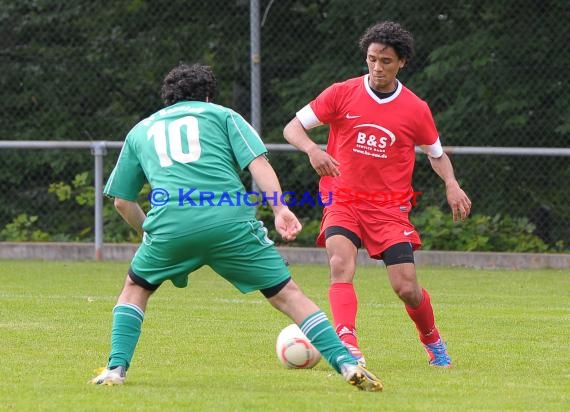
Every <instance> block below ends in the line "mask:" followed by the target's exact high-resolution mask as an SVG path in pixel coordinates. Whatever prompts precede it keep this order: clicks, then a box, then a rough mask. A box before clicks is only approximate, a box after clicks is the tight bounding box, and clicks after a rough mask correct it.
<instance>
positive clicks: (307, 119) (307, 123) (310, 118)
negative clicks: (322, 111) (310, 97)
mask: <svg viewBox="0 0 570 412" xmlns="http://www.w3.org/2000/svg"><path fill="white" fill-rule="evenodd" d="M296 115H297V119H299V121H300V122H301V124H302V125H303V127H304V128H305V130H309V129H312V128H313V127H317V126H320V125H322V123H321V121H320V120H319V119H318V118H317V115H315V112H313V109H312V108H311V105H310V104H308V105H306V106H305V107H303V108H302V109H301V110H299V111H298V112H297V114H296Z"/></svg>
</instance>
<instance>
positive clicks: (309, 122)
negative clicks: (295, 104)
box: [283, 105, 340, 176]
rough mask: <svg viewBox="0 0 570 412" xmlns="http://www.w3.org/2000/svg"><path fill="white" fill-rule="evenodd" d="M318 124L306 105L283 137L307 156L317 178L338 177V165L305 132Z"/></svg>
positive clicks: (290, 123)
mask: <svg viewBox="0 0 570 412" xmlns="http://www.w3.org/2000/svg"><path fill="white" fill-rule="evenodd" d="M320 124H321V123H320V122H319V120H318V119H317V117H316V116H315V114H314V112H313V111H312V109H311V107H310V106H309V105H307V106H305V107H304V108H303V109H301V110H300V111H299V112H298V113H297V116H295V117H294V118H293V119H292V120H291V121H290V122H289V123H288V124H287V125H286V126H285V128H284V129H283V137H284V138H285V140H287V142H289V143H290V144H291V145H293V146H295V147H296V148H297V149H299V150H300V151H302V152H305V153H306V154H307V155H308V156H309V161H310V162H311V166H313V168H314V169H315V170H316V172H317V173H318V174H319V176H339V175H340V170H339V168H338V166H339V165H340V163H339V162H338V161H337V160H336V159H334V158H333V157H332V156H331V155H329V154H328V153H327V152H325V151H323V150H322V149H321V148H320V147H319V145H317V144H316V143H315V142H313V140H312V139H311V138H310V137H309V135H308V134H307V132H306V130H307V129H310V128H311V127H315V126H318V125H320Z"/></svg>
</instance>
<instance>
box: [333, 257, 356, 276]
mask: <svg viewBox="0 0 570 412" xmlns="http://www.w3.org/2000/svg"><path fill="white" fill-rule="evenodd" d="M329 265H330V270H331V280H332V281H333V282H352V279H353V277H354V270H355V263H354V260H353V259H351V258H348V257H345V256H342V255H332V256H331V257H330V258H329Z"/></svg>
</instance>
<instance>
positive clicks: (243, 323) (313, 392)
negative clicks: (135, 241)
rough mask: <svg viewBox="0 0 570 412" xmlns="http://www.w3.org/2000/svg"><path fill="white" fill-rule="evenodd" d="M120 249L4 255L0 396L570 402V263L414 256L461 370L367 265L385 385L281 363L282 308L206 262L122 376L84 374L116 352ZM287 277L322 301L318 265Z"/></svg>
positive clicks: (279, 402) (67, 400)
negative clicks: (430, 356) (419, 330)
mask: <svg viewBox="0 0 570 412" xmlns="http://www.w3.org/2000/svg"><path fill="white" fill-rule="evenodd" d="M126 268H127V263H117V262H104V263H97V262H17V261H2V262H1V265H0V376H1V384H0V410H2V411H4V410H6V411H56V410H57V411H182V410H184V411H350V412H354V411H370V410H383V411H434V410H439V411H568V410H570V273H568V272H563V271H555V270H543V271H535V270H533V271H530V270H529V271H523V270H519V271H503V270H501V271H499V270H496V271H487V270H470V269H455V268H421V269H420V280H421V282H422V284H423V285H424V286H425V287H426V288H427V289H428V290H429V291H430V293H431V295H432V303H433V305H434V307H435V310H436V317H437V319H438V324H439V326H440V329H441V331H442V334H443V336H444V338H445V339H446V340H447V342H448V347H449V350H450V354H451V355H452V357H453V360H454V368H452V369H450V370H438V369H434V368H430V367H428V366H427V359H426V356H425V353H424V351H423V349H422V347H421V346H420V345H419V343H418V340H417V337H416V332H415V329H414V327H413V325H412V323H411V322H410V321H409V320H408V318H407V315H406V313H405V311H404V309H403V306H402V305H401V304H400V303H399V302H398V301H397V299H396V297H395V296H394V294H393V293H392V291H391V289H390V287H389V285H388V282H387V279H386V276H385V273H384V269H382V268H360V269H359V272H358V275H357V280H356V287H357V291H358V294H359V297H360V301H361V305H360V310H359V321H360V341H361V346H362V349H363V351H364V353H365V355H366V359H367V361H368V365H369V367H370V369H371V370H373V371H375V372H377V373H378V374H379V375H380V376H382V378H383V380H384V382H385V390H384V392H382V393H365V392H360V391H358V390H356V389H355V388H353V387H350V386H349V385H347V384H346V383H344V381H343V380H342V378H341V377H340V376H339V375H336V374H333V373H332V369H330V368H329V366H328V365H327V364H326V363H324V361H321V363H319V364H318V365H317V366H316V367H315V368H314V369H312V370H285V369H283V368H282V367H281V366H280V365H279V364H278V362H277V359H276V356H275V352H274V344H275V338H276V336H277V334H278V333H279V331H280V329H281V328H282V327H284V326H286V325H287V324H289V323H290V322H289V320H288V319H287V318H285V317H284V316H283V315H281V314H280V313H278V312H277V311H275V310H274V309H273V308H271V307H270V306H269V305H268V304H267V303H266V302H265V301H264V299H263V298H262V297H261V295H260V294H258V293H254V294H249V295H242V294H240V293H239V292H238V291H236V290H234V289H233V288H232V287H231V286H230V285H229V284H228V283H226V282H225V281H224V280H222V279H221V278H218V277H217V276H216V275H214V274H213V272H211V271H210V270H209V269H206V268H204V269H201V270H200V271H198V272H196V273H194V274H193V275H192V276H191V279H190V286H189V287H188V288H186V289H175V288H174V287H172V286H171V285H170V284H165V285H164V286H163V287H161V288H160V289H159V290H158V292H157V293H156V294H155V296H153V298H152V299H151V302H150V304H149V307H148V308H147V313H146V317H145V322H144V325H143V334H142V336H141V339H140V342H139V346H138V348H137V351H136V353H135V357H134V360H133V364H132V367H131V369H130V370H129V374H128V379H127V383H126V384H125V385H124V386H122V387H97V386H91V385H87V383H86V382H87V380H88V379H89V378H90V377H91V376H92V371H93V369H95V368H96V367H99V366H103V365H104V364H105V361H106V356H107V354H108V350H109V336H110V322H111V310H112V307H113V305H114V303H115V298H116V296H117V294H118V292H119V289H120V288H121V286H122V283H123V277H124V273H125V270H126ZM293 272H294V276H295V278H296V279H297V281H298V283H299V284H300V285H301V286H302V288H303V289H304V290H305V291H306V292H307V294H308V295H309V296H311V297H312V298H313V299H314V300H315V301H316V302H317V303H318V304H319V305H321V307H323V308H324V309H325V312H327V313H328V312H329V310H328V304H327V301H326V295H327V284H328V274H327V269H326V268H325V267H320V266H295V267H293Z"/></svg>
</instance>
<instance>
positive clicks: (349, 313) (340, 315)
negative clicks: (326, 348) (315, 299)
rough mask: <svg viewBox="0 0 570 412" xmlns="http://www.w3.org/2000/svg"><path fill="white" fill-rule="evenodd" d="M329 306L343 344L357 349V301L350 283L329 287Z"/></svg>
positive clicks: (335, 284) (334, 284)
mask: <svg viewBox="0 0 570 412" xmlns="http://www.w3.org/2000/svg"><path fill="white" fill-rule="evenodd" d="M329 304H330V307H331V312H332V316H333V321H334V325H335V330H336V333H337V335H339V337H340V339H341V340H342V341H343V342H346V343H350V344H351V345H354V346H356V347H358V340H357V339H356V312H357V310H358V299H357V297H356V292H355V291H354V286H353V285H352V283H333V284H331V285H330V287H329Z"/></svg>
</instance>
